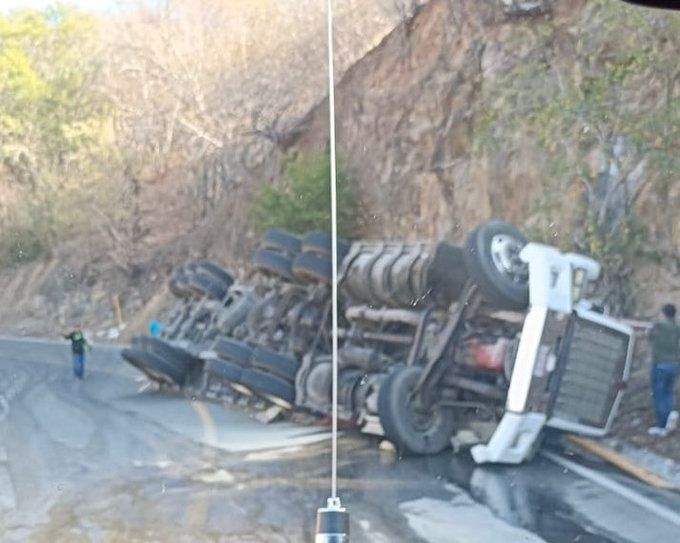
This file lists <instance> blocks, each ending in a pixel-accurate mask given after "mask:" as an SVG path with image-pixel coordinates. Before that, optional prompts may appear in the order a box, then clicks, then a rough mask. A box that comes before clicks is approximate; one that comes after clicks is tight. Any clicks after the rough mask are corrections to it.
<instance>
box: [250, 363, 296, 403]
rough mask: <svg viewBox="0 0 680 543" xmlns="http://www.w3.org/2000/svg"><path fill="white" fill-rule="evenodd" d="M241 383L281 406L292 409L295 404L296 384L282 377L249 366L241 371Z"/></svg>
mask: <svg viewBox="0 0 680 543" xmlns="http://www.w3.org/2000/svg"><path fill="white" fill-rule="evenodd" d="M241 383H242V384H243V385H244V386H246V387H248V389H250V390H252V391H253V392H254V393H255V394H257V395H258V396H262V397H263V398H266V399H268V400H269V401H271V402H273V403H275V404H277V405H280V406H281V407H284V408H286V409H292V408H293V407H294V406H295V386H294V385H291V384H290V383H288V382H287V381H284V380H283V379H281V378H280V377H276V376H275V375H271V374H270V373H265V372H263V371H259V370H255V369H251V368H248V369H245V370H243V372H242V373H241Z"/></svg>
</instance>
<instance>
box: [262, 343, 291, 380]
mask: <svg viewBox="0 0 680 543" xmlns="http://www.w3.org/2000/svg"><path fill="white" fill-rule="evenodd" d="M252 366H253V367H254V368H258V369H261V370H264V371H266V372H268V373H271V374H272V375H276V376H277V377H281V378H282V379H285V380H286V381H290V382H291V383H295V376H296V375H297V371H298V368H299V367H300V363H299V362H298V361H297V360H296V359H295V358H293V357H292V356H286V355H284V354H279V353H277V352H274V351H270V350H269V349H264V348H262V347H255V349H253V360H252Z"/></svg>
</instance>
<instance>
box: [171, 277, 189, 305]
mask: <svg viewBox="0 0 680 543" xmlns="http://www.w3.org/2000/svg"><path fill="white" fill-rule="evenodd" d="M168 288H169V289H170V292H172V294H173V295H174V296H176V297H177V298H182V299H183V298H189V297H191V296H192V294H193V292H192V291H191V289H190V288H189V284H188V283H187V280H186V277H185V276H184V275H183V274H175V275H172V276H171V277H170V280H169V281H168Z"/></svg>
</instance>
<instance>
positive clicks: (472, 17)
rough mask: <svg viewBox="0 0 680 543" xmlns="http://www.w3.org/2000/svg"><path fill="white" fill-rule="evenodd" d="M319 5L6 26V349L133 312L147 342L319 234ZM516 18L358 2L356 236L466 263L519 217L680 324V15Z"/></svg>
mask: <svg viewBox="0 0 680 543" xmlns="http://www.w3.org/2000/svg"><path fill="white" fill-rule="evenodd" d="M322 4H323V3H320V2H315V1H312V0H278V1H275V0H259V1H250V0H249V1H246V0H229V1H218V0H173V1H172V2H169V3H168V7H167V9H163V10H158V11H156V10H138V11H122V12H120V13H119V14H117V15H114V16H109V17H107V18H102V17H99V16H95V15H93V14H88V13H84V12H79V11H74V10H70V9H66V8H55V9H52V10H49V11H46V12H36V11H24V12H15V13H13V14H9V15H2V16H0V74H2V78H0V266H2V269H3V271H2V273H1V274H0V285H1V286H2V287H3V291H4V294H3V299H2V301H3V302H4V303H3V304H2V306H1V309H0V322H2V323H4V324H5V327H6V328H8V327H11V328H12V329H13V330H19V331H24V332H26V333H29V332H31V333H44V332H45V331H49V332H50V333H51V331H53V330H54V329H55V328H56V327H58V326H61V325H64V324H65V323H68V322H71V321H73V320H75V319H84V320H85V322H86V324H88V325H90V326H91V327H96V328H99V329H101V328H104V327H106V326H110V325H111V324H112V323H113V320H112V319H113V314H112V311H111V303H110V297H111V296H112V295H117V296H119V297H120V300H121V302H122V304H123V309H124V317H125V318H126V320H129V321H130V322H131V324H133V325H135V323H136V325H138V326H141V325H143V323H144V321H145V319H147V317H148V315H150V314H152V313H153V311H155V310H157V309H158V307H160V306H162V304H163V303H164V300H165V298H164V296H165V295H164V292H163V284H164V280H165V277H166V276H167V274H168V273H169V271H170V269H171V268H172V266H173V265H175V264H176V263H178V262H181V261H182V260H183V259H185V258H188V257H190V256H210V257H212V258H215V259H217V260H220V261H222V262H223V263H225V264H227V265H229V266H232V267H233V268H234V269H235V270H236V271H237V272H238V273H244V269H243V262H244V259H245V258H246V257H247V255H248V251H249V248H250V247H251V246H252V243H253V240H254V239H255V237H256V235H257V232H258V231H261V229H262V228H263V227H264V226H266V225H268V224H273V222H272V221H274V222H280V221H283V222H286V224H288V225H289V226H291V227H292V228H293V229H298V230H300V229H305V228H306V227H307V225H315V226H316V225H320V224H323V221H324V220H325V218H324V217H325V215H324V214H325V213H326V211H325V210H323V209H320V205H319V201H320V200H323V198H324V195H325V194H326V193H325V189H323V185H322V184H320V182H319V180H323V177H324V175H325V171H326V169H327V165H326V164H327V163H326V162H324V156H325V153H326V144H327V126H328V125H327V123H328V120H327V105H326V104H325V103H324V97H325V96H326V74H325V59H326V51H325V27H324V12H323V8H324V6H323V5H322ZM511 4H512V5H514V3H513V2H501V1H495V0H485V1H482V2H478V1H472V0H430V1H416V0H412V1H411V0H408V1H407V0H351V1H350V0H348V1H345V2H339V3H338V10H339V12H338V15H337V21H336V24H337V28H336V31H337V48H338V50H337V62H338V65H337V71H338V81H339V83H338V88H337V99H338V105H337V115H338V141H339V145H340V148H341V149H340V151H341V156H342V157H343V161H342V171H343V172H344V175H343V179H345V186H346V187H347V189H348V193H347V194H348V196H349V197H348V199H347V200H346V201H345V202H346V203H345V206H344V207H348V206H350V205H351V206H352V209H351V210H349V211H350V212H348V213H347V217H346V219H347V221H348V222H347V230H346V231H347V232H349V233H354V234H356V235H366V236H371V237H388V238H407V239H416V238H424V239H435V238H448V239H452V240H455V241H458V240H460V239H461V238H462V236H463V235H464V233H465V232H466V231H468V230H469V229H470V228H471V227H472V226H474V225H475V224H476V223H477V222H479V221H480V220H483V219H486V218H489V217H491V216H498V217H503V218H506V219H508V220H510V221H512V222H515V223H517V224H518V225H520V226H522V227H524V228H525V229H526V230H528V231H529V232H531V234H532V236H533V237H534V238H537V239H540V240H544V241H549V242H550V243H554V244H557V245H559V246H560V247H561V248H563V249H569V250H574V249H575V250H579V251H583V252H586V253H588V254H591V255H593V256H595V257H596V258H598V259H600V260H601V261H602V262H603V263H604V265H605V269H606V270H607V273H606V276H605V281H604V283H603V288H602V290H601V293H600V294H601V295H602V297H603V298H604V299H605V301H606V302H607V303H609V304H610V305H611V306H612V308H613V309H614V310H616V311H620V312H624V313H627V314H645V313H649V312H650V311H651V310H652V308H653V307H654V306H655V305H656V303H657V302H658V301H659V300H661V299H666V298H669V297H670V298H671V299H676V301H677V302H680V299H677V298H678V296H680V281H678V280H677V279H676V277H677V275H678V272H679V271H680V250H679V247H680V216H678V214H677V213H676V212H675V210H677V209H678V205H679V204H680V181H679V180H678V171H680V169H679V168H678V166H680V164H678V160H679V159H678V155H677V149H678V148H680V133H679V131H680V66H679V65H678V64H677V62H676V61H675V58H676V56H677V51H678V50H680V16H679V15H677V14H672V13H667V12H663V11H642V10H639V9H637V8H633V7H626V6H625V5H623V4H622V3H620V2H618V1H616V0H593V1H590V2H585V1H581V0H564V1H547V0H546V1H545V2H540V3H538V4H537V3H531V4H532V6H533V5H534V4H537V5H538V8H536V7H533V8H532V9H530V10H528V11H523V10H522V9H519V8H518V9H511V8H509V7H508V6H509V5H511ZM518 4H522V3H518ZM320 187H321V189H323V190H320ZM301 191H302V192H301ZM284 200H285V202H286V207H285V209H283V208H282V206H280V205H279V204H280V203H281V202H283V201H284ZM305 203H308V205H305ZM297 204H299V205H297ZM279 209H281V210H282V211H281V213H278V211H277V210H279ZM306 211H309V216H307V215H306V214H305V213H303V212H306ZM303 215H304V216H303ZM133 327H134V326H133Z"/></svg>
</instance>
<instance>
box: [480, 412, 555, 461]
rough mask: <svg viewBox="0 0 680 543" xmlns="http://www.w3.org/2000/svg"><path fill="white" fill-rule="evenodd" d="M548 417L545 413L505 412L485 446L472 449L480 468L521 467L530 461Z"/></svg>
mask: <svg viewBox="0 0 680 543" xmlns="http://www.w3.org/2000/svg"><path fill="white" fill-rule="evenodd" d="M545 421H546V416H545V415H544V414H543V413H512V412H506V413H505V414H504V415H503V418H502V419H501V422H500V424H499V425H498V427H497V428H496V431H495V432H494V434H493V436H491V439H490V440H489V442H488V443H487V444H486V445H476V446H475V447H473V448H472V458H474V460H475V462H477V463H478V464H485V463H489V462H491V463H502V464H520V463H522V462H524V461H525V460H528V459H530V458H531V455H532V454H533V453H534V451H535V450H536V445H537V443H538V438H539V435H540V433H541V430H542V428H543V426H544V425H545Z"/></svg>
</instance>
